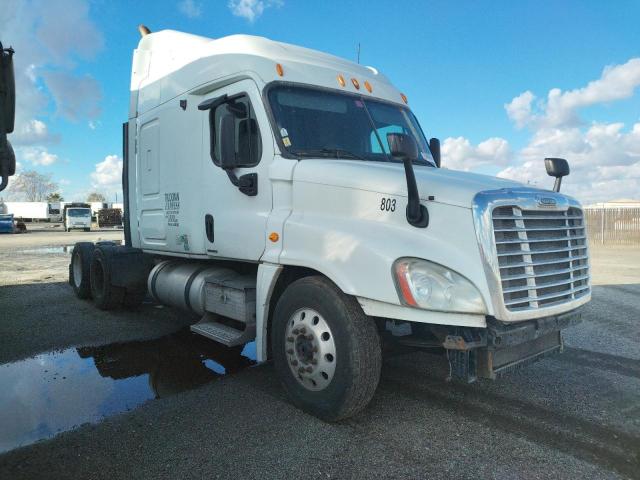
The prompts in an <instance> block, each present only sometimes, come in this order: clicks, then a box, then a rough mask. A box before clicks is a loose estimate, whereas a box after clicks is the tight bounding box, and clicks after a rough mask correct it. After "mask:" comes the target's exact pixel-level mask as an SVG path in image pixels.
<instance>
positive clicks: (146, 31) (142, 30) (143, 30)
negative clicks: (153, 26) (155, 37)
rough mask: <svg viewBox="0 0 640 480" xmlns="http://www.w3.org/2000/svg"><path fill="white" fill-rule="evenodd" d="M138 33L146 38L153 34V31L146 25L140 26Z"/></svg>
mask: <svg viewBox="0 0 640 480" xmlns="http://www.w3.org/2000/svg"><path fill="white" fill-rule="evenodd" d="M138 31H139V32H140V36H141V37H146V36H147V35H149V34H150V33H151V30H149V28H148V27H147V26H146V25H142V24H140V25H138Z"/></svg>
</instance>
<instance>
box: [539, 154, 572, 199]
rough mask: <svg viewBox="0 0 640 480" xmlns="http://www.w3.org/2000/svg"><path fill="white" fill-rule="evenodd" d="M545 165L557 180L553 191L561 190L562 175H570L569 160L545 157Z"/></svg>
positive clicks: (551, 175) (548, 173)
mask: <svg viewBox="0 0 640 480" xmlns="http://www.w3.org/2000/svg"><path fill="white" fill-rule="evenodd" d="M544 167H545V168H546V169H547V175H549V176H550V177H555V179H556V181H555V184H554V185H553V191H554V192H559V191H560V185H561V184H562V177H566V176H567V175H569V162H567V161H566V160H565V159H564V158H545V159H544Z"/></svg>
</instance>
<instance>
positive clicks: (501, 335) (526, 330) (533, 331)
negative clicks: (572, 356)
mask: <svg viewBox="0 0 640 480" xmlns="http://www.w3.org/2000/svg"><path fill="white" fill-rule="evenodd" d="M581 319H582V309H581V308H578V309H576V310H572V311H570V312H567V313H564V314H561V315H554V316H549V317H544V318H538V319H535V320H529V321H524V322H519V323H504V322H500V321H498V320H495V319H493V318H488V319H487V328H486V331H485V332H482V333H483V334H484V333H486V336H485V335H483V334H481V335H480V336H479V337H478V339H479V340H480V341H479V342H476V343H475V345H469V347H471V348H465V345H464V344H458V345H457V346H456V348H455V349H450V350H449V353H448V356H449V361H450V362H451V371H452V375H453V376H454V377H456V378H458V379H460V380H463V381H466V382H473V381H475V380H476V379H477V378H488V379H492V380H493V379H495V378H497V377H499V376H500V375H502V374H505V373H507V372H511V371H513V370H516V369H518V368H521V367H523V366H525V365H528V364H530V363H532V362H534V361H536V360H539V359H541V358H544V357H546V356H549V355H552V354H555V353H560V352H562V349H563V342H562V334H561V330H563V329H565V328H567V327H570V326H572V325H576V324H578V323H580V321H581ZM451 345H452V346H453V345H454V344H451ZM474 347H475V348H474Z"/></svg>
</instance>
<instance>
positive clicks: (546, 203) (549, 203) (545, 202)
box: [536, 197, 556, 208]
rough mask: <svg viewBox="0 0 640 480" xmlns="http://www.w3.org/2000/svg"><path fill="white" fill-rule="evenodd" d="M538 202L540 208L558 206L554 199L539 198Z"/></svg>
mask: <svg viewBox="0 0 640 480" xmlns="http://www.w3.org/2000/svg"><path fill="white" fill-rule="evenodd" d="M536 200H537V201H538V206H540V207H546V208H553V207H555V206H556V199H555V198H552V197H537V198H536Z"/></svg>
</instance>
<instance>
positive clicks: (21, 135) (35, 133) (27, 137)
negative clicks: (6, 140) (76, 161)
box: [10, 118, 60, 147]
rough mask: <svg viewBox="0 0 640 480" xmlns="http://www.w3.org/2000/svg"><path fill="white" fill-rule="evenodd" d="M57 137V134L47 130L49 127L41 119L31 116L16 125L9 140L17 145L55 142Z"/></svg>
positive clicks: (57, 139)
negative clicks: (29, 118)
mask: <svg viewBox="0 0 640 480" xmlns="http://www.w3.org/2000/svg"><path fill="white" fill-rule="evenodd" d="M59 138H60V137H59V135H56V134H51V133H50V132H49V127H47V124H46V123H44V122H43V121H42V120H38V119H36V118H32V119H31V120H26V121H23V122H20V123H19V124H18V125H16V129H15V130H14V132H13V134H12V135H11V137H10V140H11V144H12V145H14V146H16V147H17V146H21V145H44V144H48V143H57V142H58V141H59Z"/></svg>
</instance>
